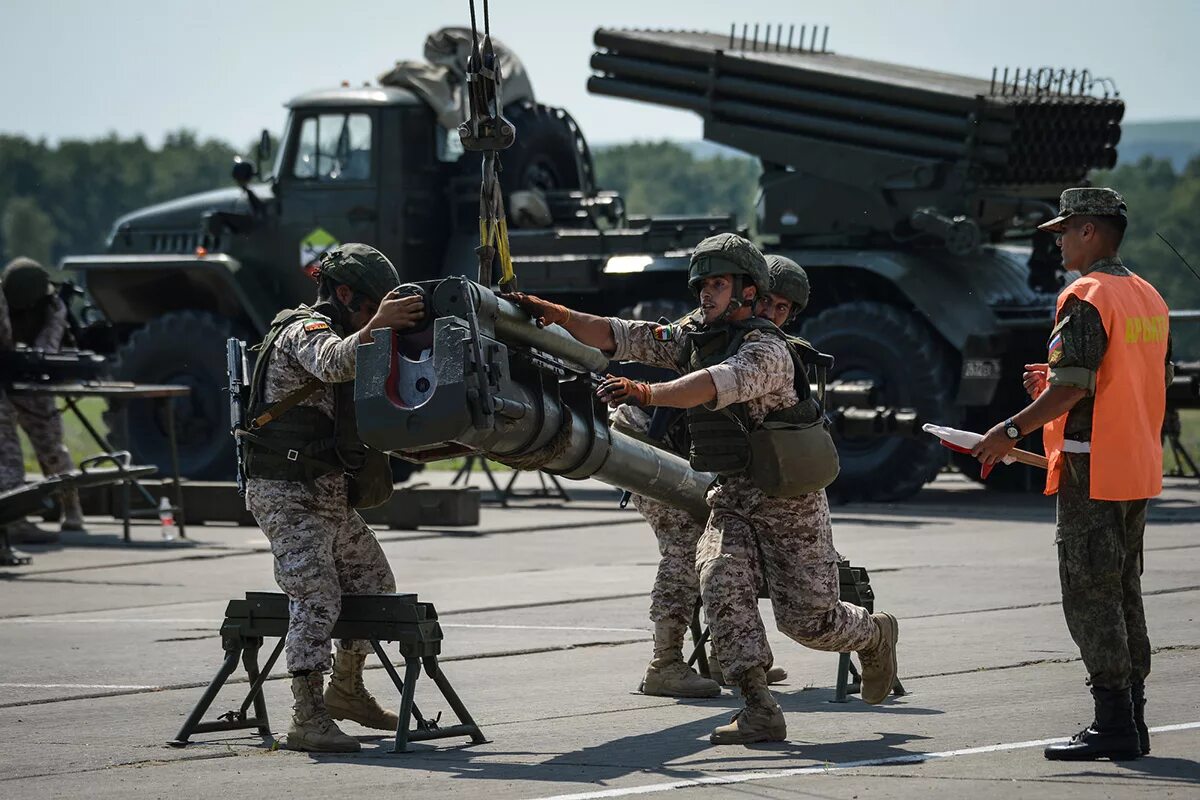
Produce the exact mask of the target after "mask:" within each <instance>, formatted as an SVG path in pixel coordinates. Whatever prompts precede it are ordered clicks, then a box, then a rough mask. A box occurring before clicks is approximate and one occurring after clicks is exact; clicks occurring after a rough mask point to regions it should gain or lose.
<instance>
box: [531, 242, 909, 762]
mask: <svg viewBox="0 0 1200 800" xmlns="http://www.w3.org/2000/svg"><path fill="white" fill-rule="evenodd" d="M689 283H690V285H691V286H692V287H693V290H694V291H696V292H697V294H698V296H699V300H700V309H699V312H698V315H699V318H700V320H701V321H702V324H699V325H698V326H697V327H696V328H695V329H694V330H684V329H682V326H675V325H667V326H664V325H658V324H656V323H652V322H639V321H630V320H621V319H613V318H605V317H594V316H591V315H589V314H582V313H579V312H576V311H572V310H570V309H567V308H564V307H563V306H560V305H557V304H554V303H550V302H547V301H544V300H540V299H538V298H533V297H528V296H524V295H517V296H514V297H513V300H514V301H515V302H517V303H518V304H519V305H521V306H522V307H523V308H524V309H525V310H526V311H527V312H528V313H530V314H531V315H532V316H535V317H537V318H538V319H539V320H540V321H541V322H542V324H550V323H557V324H561V325H563V326H564V327H565V328H566V329H567V331H568V332H570V333H571V334H572V335H573V336H574V337H575V338H576V339H579V340H580V341H583V342H584V343H586V344H589V345H592V346H595V347H599V348H601V349H603V350H605V351H606V352H608V353H611V354H612V356H613V357H614V358H615V359H617V360H632V361H638V362H641V363H644V364H649V365H651V366H657V367H664V368H668V369H673V370H675V371H677V372H680V373H686V374H684V375H683V377H681V378H679V379H677V380H674V381H670V382H667V383H657V384H645V383H640V382H637V381H632V380H630V379H628V378H616V377H610V378H609V379H608V380H607V381H606V382H605V383H604V384H602V385H601V387H600V394H601V397H602V398H604V399H605V400H607V401H608V402H609V403H611V404H614V405H615V404H623V403H633V404H636V405H642V406H649V405H665V406H671V407H677V408H688V409H690V411H689V413H690V414H693V416H694V418H695V419H700V418H701V417H703V416H704V412H705V411H719V410H721V409H726V408H731V409H734V411H732V412H730V413H735V414H741V415H744V419H745V421H746V424H747V425H748V426H749V429H750V430H755V429H758V428H759V427H760V426H761V425H762V423H763V421H764V419H765V418H766V417H767V415H768V414H774V413H778V412H794V413H796V414H801V415H809V417H810V418H811V419H812V420H816V419H817V418H818V415H819V410H818V409H817V407H816V405H815V403H812V402H811V401H802V400H801V397H800V395H799V392H798V389H797V386H801V387H802V388H803V390H804V393H805V395H807V394H808V384H807V378H806V377H805V376H803V375H801V376H799V377H800V381H797V380H796V378H797V376H796V372H795V366H794V361H793V355H792V353H791V350H790V345H789V344H788V343H787V342H786V341H785V339H784V338H783V336H782V334H781V333H780V332H779V330H778V329H777V328H775V326H774V325H772V324H770V323H769V322H760V321H757V320H755V319H753V302H754V297H755V294H756V293H757V291H758V290H760V289H766V288H768V287H769V286H770V275H769V270H768V267H767V264H766V261H765V259H764V258H763V255H762V254H761V253H760V252H759V251H758V249H757V248H756V247H754V245H752V244H751V243H750V242H748V241H746V240H745V239H743V238H741V237H739V236H735V235H733V234H721V235H719V236H714V237H710V238H709V239H706V240H705V241H704V242H702V243H701V244H700V245H698V246H697V247H696V249H695V251H694V252H693V255H692V265H691V274H690V280H689ZM755 323H757V324H755ZM725 336H729V337H731V338H730V339H729V340H730V341H731V342H736V350H734V351H733V352H731V353H730V354H728V355H726V356H725V357H724V358H723V359H721V360H720V361H719V362H718V363H712V364H711V365H708V366H705V367H703V368H701V369H695V370H693V369H692V368H691V366H690V365H691V364H692V363H693V360H692V359H693V357H694V356H695V354H696V353H698V352H700V348H702V347H705V346H706V345H705V344H703V343H704V342H706V341H712V339H711V338H710V337H725ZM692 348H696V349H695V350H693V349H692ZM714 360H715V359H714ZM689 427H691V428H692V429H693V433H692V436H693V443H692V459H691V460H692V463H693V466H695V465H696V464H697V463H698V461H699V460H700V457H699V455H698V454H700V453H701V452H702V450H703V449H704V448H707V447H708V446H709V444H708V443H707V442H705V443H703V444H702V445H701V444H698V443H697V440H696V435H697V431H699V430H701V429H700V428H697V427H696V426H695V425H693V424H692V419H691V418H690V419H689ZM707 499H708V504H709V508H710V515H709V519H708V524H707V526H706V527H705V531H704V534H703V536H702V537H701V539H700V543H699V546H698V550H697V556H696V564H697V570H698V572H699V574H700V584H701V592H702V595H703V597H704V606H705V609H706V611H707V614H708V618H709V624H710V626H711V629H712V634H713V639H714V641H715V644H716V649H717V651H718V652H719V654H720V656H721V658H722V659H723V661H724V667H725V671H726V673H727V674H728V675H729V676H730V677H732V678H733V679H734V680H735V681H736V682H737V683H738V686H739V688H740V689H741V692H742V697H743V700H744V701H745V703H746V707H745V708H744V709H743V710H742V711H740V712H739V713H738V714H737V715H736V716H735V717H734V719H733V721H732V722H731V724H729V725H725V726H721V727H719V728H717V729H716V730H715V731H713V734H712V736H711V737H710V740H711V741H712V742H713V743H715V744H733V743H750V742H759V741H780V740H782V739H784V738H785V737H786V735H787V727H786V723H785V721H784V718H783V713H782V711H781V710H780V709H779V706H778V704H777V703H776V702H775V700H774V698H773V697H772V696H771V693H770V690H769V689H768V688H767V683H766V674H765V671H766V669H767V668H768V667H769V666H770V663H771V654H770V649H769V647H768V646H767V639H766V631H765V630H764V628H763V624H762V619H761V617H760V616H759V613H758V594H759V587H760V586H761V585H762V583H763V580H764V578H765V581H766V584H767V587H768V590H769V592H770V596H771V602H772V605H773V607H774V611H775V621H776V625H777V626H778V628H779V630H780V631H782V632H783V633H785V634H787V635H788V636H790V637H791V638H793V639H795V640H796V641H798V642H800V643H801V644H804V645H806V646H809V647H812V648H815V649H819V650H830V651H835V652H846V651H858V653H859V656H860V659H861V660H862V664H863V692H862V697H863V699H864V700H866V701H867V702H869V703H879V702H881V701H882V700H884V699H885V698H886V697H887V696H888V694H889V693H890V692H891V689H892V685H893V683H894V681H895V677H896V649H895V648H896V639H897V635H898V628H897V624H896V620H895V618H894V617H892V616H891V615H890V614H883V613H880V614H875V615H874V616H872V615H870V614H868V613H867V612H866V610H864V609H862V608H860V607H858V606H853V605H849V604H847V603H843V602H841V601H840V592H839V585H838V583H839V581H838V568H837V561H838V554H837V551H836V550H835V549H834V547H833V540H832V532H831V527H830V520H829V505H828V502H827V501H826V500H825V494H824V492H823V491H818V492H812V493H810V494H807V495H803V496H800V497H792V498H785V497H772V496H768V495H766V494H765V493H764V492H763V491H762V490H760V489H759V488H758V487H757V486H755V485H754V483H753V482H751V480H750V479H749V478H748V477H747V476H746V475H744V474H730V475H729V476H726V475H722V476H721V478H720V479H719V480H718V481H717V482H716V483H715V484H714V486H713V487H712V489H710V490H709V494H708V498H707Z"/></svg>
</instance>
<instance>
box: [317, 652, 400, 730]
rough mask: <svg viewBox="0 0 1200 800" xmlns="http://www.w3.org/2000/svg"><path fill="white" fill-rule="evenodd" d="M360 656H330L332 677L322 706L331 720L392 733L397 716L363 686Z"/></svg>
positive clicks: (361, 658) (337, 654) (361, 656)
mask: <svg viewBox="0 0 1200 800" xmlns="http://www.w3.org/2000/svg"><path fill="white" fill-rule="evenodd" d="M366 660H367V657H366V656H365V655H363V654H362V653H351V652H348V651H346V650H338V651H337V653H336V654H334V657H333V676H332V677H331V678H330V679H329V688H328V689H326V690H325V707H326V708H328V709H329V716H331V717H333V718H334V719H349V720H353V721H354V722H357V723H358V724H359V725H365V726H366V727H368V728H375V729H377V730H381V731H394V730H396V723H397V722H398V721H399V717H397V716H396V714H395V712H392V711H388V710H387V709H386V708H383V707H382V706H380V705H379V702H378V701H377V700H376V699H375V697H374V696H373V695H372V694H371V693H370V692H368V691H367V687H366V686H365V685H364V684H363V664H364V663H365V662H366Z"/></svg>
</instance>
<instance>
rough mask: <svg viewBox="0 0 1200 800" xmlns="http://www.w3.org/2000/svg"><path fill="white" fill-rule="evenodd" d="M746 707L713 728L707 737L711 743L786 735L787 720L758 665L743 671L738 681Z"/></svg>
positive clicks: (779, 738)
mask: <svg viewBox="0 0 1200 800" xmlns="http://www.w3.org/2000/svg"><path fill="white" fill-rule="evenodd" d="M738 686H739V687H740V688H741V690H742V701H743V702H744V703H745V704H746V707H745V708H743V709H742V710H741V711H739V712H737V713H736V714H734V715H733V719H731V720H730V721H729V724H728V725H722V726H720V727H719V728H717V729H715V730H714V731H713V732H712V733H711V734H710V735H709V737H708V740H709V741H710V742H712V743H713V744H752V743H754V742H782V741H783V740H784V739H786V738H787V722H786V721H785V720H784V718H783V711H782V710H781V709H780V708H779V704H778V703H776V702H775V698H774V697H772V696H771V690H770V689H768V688H767V676H766V673H765V672H764V671H763V668H762V667H754V668H753V669H750V670H747V671H746V674H745V675H743V676H742V678H741V680H739V681H738Z"/></svg>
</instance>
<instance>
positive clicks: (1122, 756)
mask: <svg viewBox="0 0 1200 800" xmlns="http://www.w3.org/2000/svg"><path fill="white" fill-rule="evenodd" d="M1042 755H1044V756H1045V757H1046V760H1047V761H1103V760H1104V759H1108V760H1109V761H1133V760H1134V759H1138V758H1141V757H1142V751H1141V750H1140V749H1138V750H1126V751H1123V752H1117V753H1072V752H1071V751H1069V750H1066V751H1061V752H1055V753H1054V755H1051V754H1050V753H1042Z"/></svg>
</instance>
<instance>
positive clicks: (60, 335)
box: [4, 258, 83, 543]
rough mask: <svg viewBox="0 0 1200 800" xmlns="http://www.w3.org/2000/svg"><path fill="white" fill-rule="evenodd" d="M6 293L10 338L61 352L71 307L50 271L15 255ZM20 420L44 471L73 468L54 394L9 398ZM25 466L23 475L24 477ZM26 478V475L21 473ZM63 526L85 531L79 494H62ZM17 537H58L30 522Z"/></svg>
mask: <svg viewBox="0 0 1200 800" xmlns="http://www.w3.org/2000/svg"><path fill="white" fill-rule="evenodd" d="M4 294H5V297H6V299H7V301H8V308H9V318H10V320H11V324H12V337H13V339H14V341H15V342H16V343H18V344H23V345H25V346H26V347H30V348H32V349H34V350H41V351H43V352H46V353H57V352H58V351H59V350H60V349H61V348H62V345H63V341H64V339H65V337H66V335H67V307H66V305H65V304H64V303H63V301H62V299H61V298H60V297H59V296H58V295H57V294H56V293H55V292H54V289H53V286H52V284H51V283H50V275H49V273H47V272H46V270H45V268H43V267H42V265H41V264H38V263H37V262H36V261H34V260H32V259H29V258H16V259H13V261H11V262H10V263H9V264H8V266H7V267H5V268H4ZM9 402H10V403H11V405H12V408H11V411H13V412H14V413H15V414H16V422H17V424H18V425H19V426H20V427H21V429H22V430H24V431H25V435H26V436H28V437H29V443H30V444H31V445H32V446H33V452H34V454H35V455H36V457H37V460H38V465H39V466H40V467H41V470H42V474H43V475H45V476H46V477H51V476H54V475H61V474H63V473H64V472H70V471H71V470H72V469H74V465H73V464H72V463H71V454H70V453H69V452H68V451H67V446H66V444H65V442H64V437H63V423H62V412H60V411H59V410H58V405H57V404H56V402H55V399H54V398H53V397H20V398H9ZM23 472H24V471H23V470H22V475H23ZM22 480H23V477H22ZM61 496H62V504H63V512H64V514H63V521H62V530H64V531H81V530H83V512H82V510H81V508H80V505H79V493H78V492H76V491H75V490H74V489H70V490H66V491H64V492H63V493H62V495H61ZM12 535H13V538H14V539H15V540H17V541H22V542H30V543H33V542H53V541H57V539H58V535H57V533H54V532H49V531H42V530H40V529H38V528H35V527H33V526H32V525H30V524H28V523H26V525H25V526H23V527H21V528H20V529H19V530H18V531H17V532H16V533H14V534H12Z"/></svg>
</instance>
